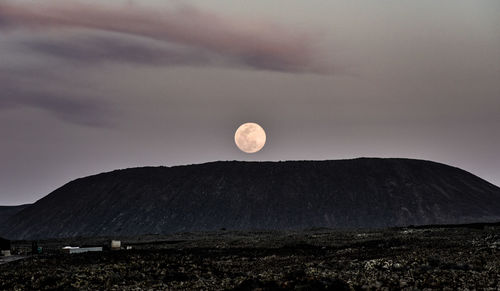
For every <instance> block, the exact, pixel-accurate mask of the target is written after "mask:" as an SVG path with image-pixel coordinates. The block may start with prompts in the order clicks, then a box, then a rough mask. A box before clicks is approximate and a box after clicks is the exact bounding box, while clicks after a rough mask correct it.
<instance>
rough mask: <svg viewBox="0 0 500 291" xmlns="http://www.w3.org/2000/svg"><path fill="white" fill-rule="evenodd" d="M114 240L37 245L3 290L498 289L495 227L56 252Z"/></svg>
mask: <svg viewBox="0 0 500 291" xmlns="http://www.w3.org/2000/svg"><path fill="white" fill-rule="evenodd" d="M110 239H111V238H75V239H67V240H46V241H40V242H39V246H42V247H43V254H41V255H35V256H29V257H28V258H26V259H24V260H18V261H14V262H10V263H7V264H3V265H0V290H26V289H42V290H43V289H61V290H71V289H83V290H103V289H107V290H142V289H150V290H162V289H188V290H189V289H205V290H220V289H222V290H227V289H229V290H231V289H237V290H254V289H258V290H276V289H301V290H374V289H382V290H395V289H396V290H397V289H406V290H415V289H426V288H431V289H443V288H444V289H448V290H460V289H462V290H464V289H479V290H500V255H499V249H500V227H499V226H498V225H497V226H479V227H475V228H472V227H455V228H402V229H388V230H378V231H373V230H372V231H334V230H329V229H315V230H308V231H300V232H295V231H286V232H285V231H282V232H271V231H262V232H237V231H219V232H209V233H182V234H176V235H169V236H162V235H148V236H140V237H132V238H130V237H129V238H118V239H120V240H121V241H122V246H126V245H130V246H132V247H133V249H132V250H121V251H104V252H97V253H86V254H72V255H69V254H63V253H61V252H60V248H61V247H62V246H65V245H73V246H75V245H80V246H83V245H104V244H106V242H107V241H109V240H110ZM114 239H116V238H114ZM13 247H14V252H15V253H18V254H23V253H24V254H26V253H27V252H28V251H29V250H30V249H31V244H30V242H25V241H18V242H14V243H13ZM259 288H260V289H259Z"/></svg>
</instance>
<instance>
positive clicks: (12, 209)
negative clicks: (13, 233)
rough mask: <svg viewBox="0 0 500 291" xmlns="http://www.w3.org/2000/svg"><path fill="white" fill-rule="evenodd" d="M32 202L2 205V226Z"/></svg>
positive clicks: (0, 207) (0, 223)
mask: <svg viewBox="0 0 500 291" xmlns="http://www.w3.org/2000/svg"><path fill="white" fill-rule="evenodd" d="M30 205H31V204H23V205H16V206H0V227H1V225H2V224H3V223H4V221H6V220H7V219H9V218H10V217H11V216H13V215H14V214H16V213H18V212H19V211H21V210H23V209H24V208H26V207H28V206H30Z"/></svg>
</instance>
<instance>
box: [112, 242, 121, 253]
mask: <svg viewBox="0 0 500 291" xmlns="http://www.w3.org/2000/svg"><path fill="white" fill-rule="evenodd" d="M121 247H122V242H121V241H119V240H112V241H111V250H112V251H118V250H120V249H121Z"/></svg>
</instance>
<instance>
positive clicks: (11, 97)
mask: <svg viewBox="0 0 500 291" xmlns="http://www.w3.org/2000/svg"><path fill="white" fill-rule="evenodd" d="M27 75H29V74H27ZM26 81H27V80H26V79H22V77H20V76H17V77H15V76H13V75H12V72H10V74H9V76H6V74H5V72H4V73H2V72H0V90H1V91H2V98H0V110H9V109H15V108H17V107H32V108H37V109H40V110H44V111H46V112H48V113H49V114H51V115H52V116H54V117H56V118H58V119H60V120H63V121H65V122H69V123H72V124H76V125H81V126H90V127H99V128H102V127H111V126H113V122H112V115H113V114H112V112H111V110H110V105H109V104H108V103H106V102H105V101H104V100H102V99H96V98H95V97H89V96H85V95H84V93H82V92H76V90H75V91H73V92H69V93H63V92H58V91H56V90H51V89H48V88H47V89H45V88H43V87H42V86H40V88H37V89H28V88H26V86H25V83H26Z"/></svg>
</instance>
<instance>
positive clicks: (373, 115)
mask: <svg viewBox="0 0 500 291" xmlns="http://www.w3.org/2000/svg"><path fill="white" fill-rule="evenodd" d="M0 1H1V2H0V142H1V144H0V205H16V204H22V203H32V202H35V201H36V200H38V199H40V198H42V197H43V196H45V195H47V194H49V193H50V192H51V191H53V190H55V189H56V188H58V187H60V186H62V185H63V184H65V183H67V182H69V181H71V180H73V179H76V178H79V177H83V176H87V175H91V174H96V173H100V172H105V171H110V170H114V169H120V168H129V167H138V166H156V165H165V166H172V165H184V164H193V163H203V162H209V161H216V160H245V161H257V160H258V161H261V160H262V161H264V160H265V161H278V160H306V159H307V160H310V159H311V160H325V159H350V158H356V157H404V158H417V159H425V160H433V161H437V162H441V163H445V164H450V165H453V166H456V167H459V168H462V169H464V170H467V171H469V172H471V173H473V174H475V175H478V176H479V177H481V178H483V179H485V180H487V181H489V182H491V183H493V184H496V185H500V155H499V153H500V151H499V149H500V1H498V0H491V1H481V0H477V1H460V0H453V1H435V0H418V1H402V0H393V1H376V0H373V1H348V0H345V1H324V0H309V1H303V0H273V1H243V0H238V1H223V0H199V1H165V0H156V1H153V0H143V1H119V0H113V1H111V0H110V1H97V0H94V1H83V0H82V1H68V0H65V1H52V0H38V1H27V0H0ZM103 3H105V4H103ZM244 122H256V123H258V124H260V125H261V126H262V127H263V128H264V129H265V130H266V133H267V142H266V145H265V146H264V148H263V149H262V150H261V151H259V152H257V153H255V154H245V153H243V152H241V151H240V150H239V149H238V148H237V147H236V145H235V144H234V132H235V130H236V129H237V128H238V126H239V125H241V124H242V123H244Z"/></svg>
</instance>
